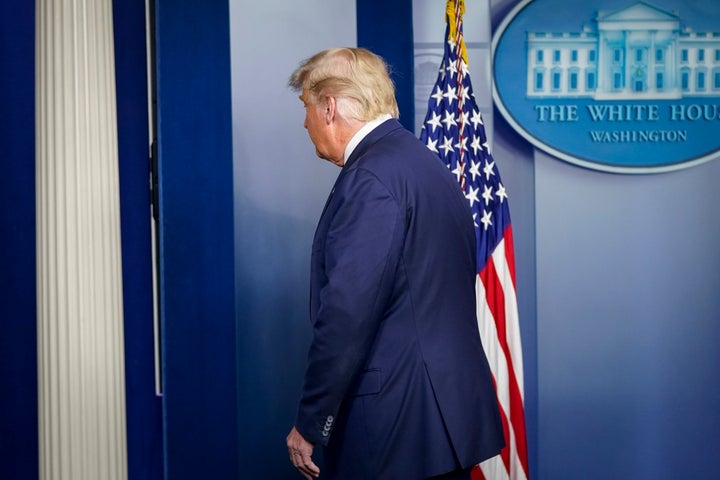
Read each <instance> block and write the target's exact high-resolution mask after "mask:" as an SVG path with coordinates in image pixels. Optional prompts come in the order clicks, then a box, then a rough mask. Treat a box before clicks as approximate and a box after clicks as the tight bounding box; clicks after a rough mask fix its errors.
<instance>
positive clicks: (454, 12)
mask: <svg viewBox="0 0 720 480" xmlns="http://www.w3.org/2000/svg"><path fill="white" fill-rule="evenodd" d="M464 14H465V0H447V3H446V4H445V18H446V19H447V23H448V39H450V40H452V41H453V42H454V44H455V45H456V48H460V51H461V55H462V59H463V61H464V62H465V65H469V62H468V58H467V49H466V48H465V40H464V39H463V37H462V33H461V32H460V29H461V27H462V16H463V15H464Z"/></svg>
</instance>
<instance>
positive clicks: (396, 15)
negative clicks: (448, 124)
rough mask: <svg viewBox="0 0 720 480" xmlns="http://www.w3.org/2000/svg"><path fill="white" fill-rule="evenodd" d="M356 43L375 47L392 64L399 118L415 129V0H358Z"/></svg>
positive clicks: (366, 46)
mask: <svg viewBox="0 0 720 480" xmlns="http://www.w3.org/2000/svg"><path fill="white" fill-rule="evenodd" d="M357 46H358V47H364V48H367V49H369V50H372V51H373V52H375V53H377V54H378V55H380V56H381V57H383V58H384V59H385V61H386V62H387V63H388V64H389V65H390V67H391V76H392V79H393V82H395V90H396V92H395V93H396V97H397V102H398V107H400V122H401V123H402V124H403V125H404V126H405V128H407V129H408V130H410V131H411V132H412V131H413V130H414V129H415V98H414V91H415V88H414V85H415V79H414V72H415V65H414V57H413V52H414V48H413V16H412V0H392V1H389V0H363V1H359V2H357ZM418 133H419V132H418Z"/></svg>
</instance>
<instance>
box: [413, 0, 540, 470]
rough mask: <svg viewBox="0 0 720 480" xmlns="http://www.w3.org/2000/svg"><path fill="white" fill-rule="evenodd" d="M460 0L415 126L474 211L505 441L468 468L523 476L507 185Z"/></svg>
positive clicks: (480, 300)
mask: <svg viewBox="0 0 720 480" xmlns="http://www.w3.org/2000/svg"><path fill="white" fill-rule="evenodd" d="M464 11H465V5H464V1H463V0H448V2H447V6H446V21H447V27H446V33H445V38H446V41H445V53H444V55H443V60H442V64H441V66H440V72H439V75H438V79H437V82H436V83H435V85H434V86H433V92H432V94H431V95H430V99H429V100H428V111H427V115H426V117H425V122H424V124H423V127H422V131H421V133H420V139H421V140H422V141H423V142H425V145H427V147H428V148H429V149H430V150H432V151H433V152H435V153H437V154H438V156H439V157H440V158H441V159H442V161H443V162H445V164H446V165H447V167H448V168H449V169H450V171H451V172H452V173H453V174H455V177H456V178H457V181H458V183H459V184H460V186H461V187H462V189H463V192H465V198H467V200H468V202H469V203H470V207H471V209H472V213H473V218H474V219H475V233H476V236H477V257H478V276H477V278H476V282H475V284H476V291H477V317H478V326H479V330H480V335H481V337H482V340H483V345H484V347H485V353H486V355H487V357H488V361H489V363H490V368H491V370H492V373H493V377H494V380H495V387H496V391H497V397H498V403H499V406H500V413H501V416H502V420H503V427H504V429H505V439H506V443H507V446H506V447H505V448H504V449H503V450H502V452H501V454H500V455H498V456H496V457H494V458H491V459H489V460H487V461H485V462H483V463H481V464H480V465H479V466H478V467H476V468H474V469H473V472H472V478H473V480H480V479H488V480H499V479H511V480H522V479H527V478H528V477H529V472H528V460H527V441H526V434H525V412H524V406H523V366H522V365H523V363H522V350H521V343H520V327H519V322H518V308H517V298H516V294H515V285H516V282H515V258H514V250H513V237H512V227H511V224H510V211H509V209H508V202H507V198H508V195H507V192H506V191H505V187H504V186H503V184H502V181H501V179H500V174H499V172H498V168H497V165H496V164H495V160H494V159H493V156H492V154H491V153H490V145H489V143H488V139H487V136H486V135H485V127H484V124H483V120H482V116H481V115H480V110H479V109H478V106H477V103H476V101H475V97H474V96H473V89H472V84H471V82H470V75H469V73H468V62H467V53H466V49H465V42H464V40H463V28H462V15H463V13H464Z"/></svg>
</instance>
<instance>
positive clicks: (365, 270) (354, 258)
mask: <svg viewBox="0 0 720 480" xmlns="http://www.w3.org/2000/svg"><path fill="white" fill-rule="evenodd" d="M404 223H405V222H404V214H403V212H402V211H401V208H400V206H399V205H398V203H397V201H396V199H395V198H394V197H393V196H392V194H391V193H390V192H389V190H388V189H387V188H386V187H385V186H384V185H383V184H382V183H381V182H380V181H379V180H378V179H377V178H376V177H375V176H374V175H373V174H372V173H370V172H368V171H366V170H363V169H362V168H353V169H351V170H349V171H347V172H343V174H342V175H341V178H339V179H338V183H337V184H336V186H335V191H334V194H333V196H332V198H331V200H330V202H329V203H328V206H327V209H326V211H325V212H324V214H323V216H322V218H321V219H320V222H319V224H318V230H317V232H316V234H315V240H314V242H313V254H312V255H313V260H312V270H313V271H312V277H313V278H312V280H311V281H312V296H313V297H315V296H316V295H319V298H315V299H314V301H313V302H312V303H313V304H314V305H316V307H315V308H313V309H312V310H314V311H313V312H311V313H312V314H313V339H312V343H311V346H310V350H309V354H308V366H307V370H306V373H305V382H304V386H303V391H302V396H301V400H300V404H299V408H298V415H297V418H296V422H295V426H296V428H297V429H298V431H299V432H300V433H301V434H302V435H303V436H304V437H305V438H306V439H308V440H309V441H311V442H313V443H316V444H317V443H321V444H323V445H326V444H327V442H328V440H329V437H330V433H331V431H332V427H333V423H334V420H335V418H336V416H337V412H338V410H339V409H340V405H341V403H342V401H343V399H344V398H345V396H346V394H347V392H348V389H349V388H350V386H351V384H352V382H353V380H354V379H355V378H356V376H357V375H358V374H359V372H360V371H361V370H362V367H363V365H364V361H365V359H366V357H367V354H368V352H369V350H370V348H371V347H372V343H373V339H374V337H375V334H376V332H377V330H378V326H379V325H380V322H381V321H382V318H383V313H384V308H385V305H387V302H388V299H389V298H390V296H391V294H392V290H393V281H394V276H395V271H396V268H397V266H398V262H399V259H400V255H401V252H402V245H403V239H404V229H405V228H404Z"/></svg>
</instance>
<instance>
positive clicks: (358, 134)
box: [343, 113, 392, 164]
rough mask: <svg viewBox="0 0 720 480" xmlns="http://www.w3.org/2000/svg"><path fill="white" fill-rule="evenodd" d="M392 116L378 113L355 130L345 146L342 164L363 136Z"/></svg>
mask: <svg viewBox="0 0 720 480" xmlns="http://www.w3.org/2000/svg"><path fill="white" fill-rule="evenodd" d="M391 118H392V115H389V114H387V113H384V114H382V115H380V116H379V117H377V118H375V119H373V120H370V121H369V122H367V123H366V124H365V125H363V126H362V128H360V130H358V131H357V132H355V135H353V136H352V138H351V139H350V141H349V142H348V144H347V145H346V146H345V155H344V157H343V164H345V163H346V162H347V160H348V158H350V155H352V152H353V150H355V147H357V146H358V144H359V143H360V142H361V141H362V139H363V138H365V137H366V136H367V135H368V134H369V133H370V132H372V131H373V130H375V128H377V127H378V126H379V125H380V124H381V123H383V122H385V121H386V120H389V119H391Z"/></svg>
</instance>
